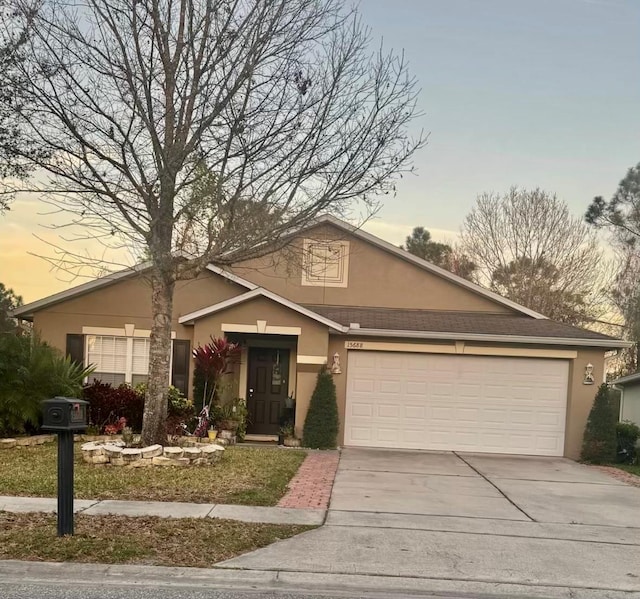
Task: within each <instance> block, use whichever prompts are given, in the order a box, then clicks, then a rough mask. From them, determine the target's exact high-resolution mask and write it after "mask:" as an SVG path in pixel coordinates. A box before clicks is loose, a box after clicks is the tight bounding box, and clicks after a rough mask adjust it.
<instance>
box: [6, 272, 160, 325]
mask: <svg viewBox="0 0 640 599" xmlns="http://www.w3.org/2000/svg"><path fill="white" fill-rule="evenodd" d="M150 267H151V262H149V261H147V262H142V263H140V264H137V265H136V266H132V267H130V268H126V269H124V270H119V271H117V272H114V273H110V274H108V275H105V276H104V277H100V278H99V279H93V280H92V281H87V282H86V283H82V284H81V285H76V286H75V287H72V288H71V289H66V290H64V291H59V292H58V293H54V294H53V295H49V296H48V297H45V298H43V299H40V300H36V301H35V302H30V303H28V304H25V305H24V306H20V307H19V308H16V309H15V310H12V311H11V316H12V317H13V318H21V319H23V320H32V319H33V314H34V313H35V312H37V311H38V310H41V309H43V308H48V307H49V306H53V305H55V304H58V303H60V302H63V301H65V300H68V299H71V298H74V297H77V296H79V295H84V294H85V293H89V292H91V291H94V290H95V289H100V288H101V287H107V286H108V285H113V284H114V283H117V282H118V281H122V280H123V279H127V278H129V277H132V276H134V275H136V274H140V273H142V272H144V271H145V270H148V269H149V268H150Z"/></svg>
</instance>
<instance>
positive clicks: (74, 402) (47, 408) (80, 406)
mask: <svg viewBox="0 0 640 599" xmlns="http://www.w3.org/2000/svg"><path fill="white" fill-rule="evenodd" d="M88 405H89V402H88V401H84V400H83V399H74V398H70V397H54V398H53V399H45V400H44V401H43V402H42V411H43V413H42V429H43V430H46V431H58V432H60V431H77V432H82V431H85V430H86V429H87V425H88V422H89V420H88V413H87V406H88Z"/></svg>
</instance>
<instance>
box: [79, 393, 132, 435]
mask: <svg viewBox="0 0 640 599" xmlns="http://www.w3.org/2000/svg"><path fill="white" fill-rule="evenodd" d="M82 398H83V399H86V400H87V401H88V402H89V421H90V422H91V423H92V424H94V425H95V426H97V427H98V429H99V430H100V432H102V431H104V429H105V427H106V426H108V425H113V424H115V423H116V422H118V421H119V420H120V418H125V419H126V423H127V426H130V427H131V428H132V429H133V430H134V431H136V432H139V431H141V430H142V416H143V414H144V393H139V392H138V390H137V389H133V388H131V387H130V386H129V385H127V384H122V385H119V386H118V387H112V386H111V385H109V384H108V383H102V382H100V381H96V380H94V381H93V383H92V384H90V385H87V386H86V387H85V388H84V389H83V390H82Z"/></svg>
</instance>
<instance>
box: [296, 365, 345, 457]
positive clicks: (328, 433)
mask: <svg viewBox="0 0 640 599" xmlns="http://www.w3.org/2000/svg"><path fill="white" fill-rule="evenodd" d="M337 439H338V403H337V401H336V386H335V384H334V383H333V377H332V376H331V374H330V373H329V371H328V370H327V369H326V368H325V367H323V368H322V369H321V370H320V372H319V373H318V380H317V382H316V388H315V389H314V391H313V395H312V396H311V402H310V404H309V411H308V412H307V418H306V419H305V421H304V429H303V431H302V444H303V445H304V446H305V447H311V448H313V449H333V448H334V447H335V446H336V441H337Z"/></svg>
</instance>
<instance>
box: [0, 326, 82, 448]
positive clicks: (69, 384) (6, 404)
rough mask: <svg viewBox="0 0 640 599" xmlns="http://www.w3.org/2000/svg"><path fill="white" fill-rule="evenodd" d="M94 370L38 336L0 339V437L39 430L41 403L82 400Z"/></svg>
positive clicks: (0, 336) (2, 335)
mask: <svg viewBox="0 0 640 599" xmlns="http://www.w3.org/2000/svg"><path fill="white" fill-rule="evenodd" d="M91 372H93V368H82V366H80V365H78V364H76V363H75V362H72V361H71V359H70V358H65V357H64V356H63V355H62V353H61V352H59V351H58V350H57V349H55V348H53V347H51V346H50V345H48V344H47V343H45V342H43V341H41V340H40V338H39V337H38V336H37V335H34V336H27V335H22V336H18V335H12V334H9V333H3V334H1V335H0V434H3V435H7V434H16V433H23V432H25V429H26V428H29V427H31V428H37V427H38V425H39V422H40V415H41V413H42V408H41V405H40V402H41V401H42V400H43V399H48V398H51V397H54V396H56V395H62V396H65V397H80V395H81V392H82V382H83V380H84V379H85V377H87V376H88V375H89V374H91Z"/></svg>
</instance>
